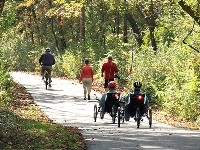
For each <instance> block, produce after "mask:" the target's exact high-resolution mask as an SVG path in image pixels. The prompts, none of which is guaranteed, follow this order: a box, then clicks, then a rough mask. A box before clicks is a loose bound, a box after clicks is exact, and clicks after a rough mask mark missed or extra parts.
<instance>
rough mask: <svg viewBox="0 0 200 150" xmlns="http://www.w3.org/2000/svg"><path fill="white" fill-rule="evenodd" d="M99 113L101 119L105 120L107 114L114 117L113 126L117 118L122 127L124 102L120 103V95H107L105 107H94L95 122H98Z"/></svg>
mask: <svg viewBox="0 0 200 150" xmlns="http://www.w3.org/2000/svg"><path fill="white" fill-rule="evenodd" d="M97 100H98V99H97ZM98 113H100V118H101V119H103V118H104V115H105V113H108V114H109V115H110V116H111V117H112V123H113V124H114V123H115V120H116V118H117V123H118V127H120V123H124V102H121V101H120V93H107V96H106V100H105V106H98V107H97V104H95V105H94V122H96V120H97V115H98Z"/></svg>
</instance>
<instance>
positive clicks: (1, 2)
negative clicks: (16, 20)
mask: <svg viewBox="0 0 200 150" xmlns="http://www.w3.org/2000/svg"><path fill="white" fill-rule="evenodd" d="M5 1H6V0H1V1H0V14H2V12H3V8H4V4H5Z"/></svg>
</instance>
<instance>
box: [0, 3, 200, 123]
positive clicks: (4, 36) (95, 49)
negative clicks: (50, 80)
mask: <svg viewBox="0 0 200 150" xmlns="http://www.w3.org/2000/svg"><path fill="white" fill-rule="evenodd" d="M199 37H200V0H76V1H71V0H1V2H0V38H1V40H0V45H1V46H0V59H1V61H0V85H1V86H0V99H1V100H5V95H7V93H9V90H10V89H9V84H10V83H11V82H12V81H11V80H10V78H9V75H8V72H9V71H13V70H16V71H19V70H21V71H39V67H40V66H39V64H38V58H39V56H40V55H41V53H43V52H44V50H45V47H51V49H52V52H53V53H54V55H55V56H56V61H57V63H56V65H55V66H54V68H53V69H54V71H53V73H54V76H64V77H68V78H76V77H77V76H79V71H80V68H81V66H82V65H83V61H84V59H85V58H90V60H91V63H92V65H93V67H94V69H95V73H96V74H95V78H96V80H97V79H100V68H101V65H102V63H103V62H104V61H105V59H106V57H107V56H108V55H112V56H113V57H114V61H115V62H116V63H117V64H118V65H119V68H120V72H119V75H120V76H121V79H120V80H118V81H117V82H118V83H119V85H121V86H124V87H125V91H124V92H125V93H126V92H127V91H128V90H129V89H131V88H132V85H133V82H134V81H135V80H140V81H142V82H143V85H144V86H143V90H144V91H145V92H146V93H147V94H148V95H149V97H150V98H151V102H152V103H153V104H154V105H155V106H157V108H158V109H162V110H164V111H166V112H168V113H169V114H173V115H174V116H175V117H178V118H179V119H180V120H184V121H191V122H196V123H197V124H199V125H200V111H199V110H200V38H199Z"/></svg>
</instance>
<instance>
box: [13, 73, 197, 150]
mask: <svg viewBox="0 0 200 150" xmlns="http://www.w3.org/2000/svg"><path fill="white" fill-rule="evenodd" d="M11 75H12V77H13V79H14V80H15V81H16V82H18V83H20V84H22V85H23V86H24V87H25V88H26V89H27V91H28V92H29V93H31V95H32V97H33V98H34V101H35V103H36V104H37V105H38V106H39V107H40V108H41V110H42V111H43V112H44V113H45V114H46V115H47V116H48V117H49V118H50V119H52V120H53V121H54V122H55V123H59V124H62V125H65V126H76V127H78V128H79V129H81V130H82V133H83V135H84V136H85V138H86V144H87V146H88V150H143V149H146V150H200V131H199V130H198V131H197V130H185V129H181V128H176V127H173V126H169V125H165V124H162V123H159V122H156V121H153V124H152V128H151V129H150V128H149V126H148V120H147V119H146V118H144V121H143V122H142V124H141V126H140V128H139V129H137V128H136V122H135V121H134V120H133V119H132V118H131V119H130V121H129V122H125V123H123V124H121V127H120V128H118V127H117V124H112V120H111V117H110V116H109V114H105V117H104V119H100V117H99V115H98V118H97V121H96V122H94V119H93V113H94V105H95V104H97V105H98V101H96V99H95V96H94V94H96V95H97V96H98V97H100V96H101V95H100V94H99V93H96V92H94V91H92V93H91V100H89V101H88V100H83V88H82V84H79V83H76V82H72V81H68V80H63V79H59V78H52V80H53V82H52V87H51V88H50V89H48V90H46V89H45V85H44V82H43V81H42V79H41V77H40V76H36V75H31V74H26V73H21V72H12V73H11Z"/></svg>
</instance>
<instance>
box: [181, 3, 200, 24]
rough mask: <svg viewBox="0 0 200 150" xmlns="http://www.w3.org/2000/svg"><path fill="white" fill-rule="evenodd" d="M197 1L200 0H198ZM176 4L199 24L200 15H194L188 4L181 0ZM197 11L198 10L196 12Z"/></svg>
mask: <svg viewBox="0 0 200 150" xmlns="http://www.w3.org/2000/svg"><path fill="white" fill-rule="evenodd" d="M198 3H200V1H199V0H198ZM178 4H179V5H180V6H181V7H182V9H183V10H184V11H185V12H187V13H188V14H189V15H190V16H191V17H192V18H193V19H194V20H195V21H196V22H197V23H198V25H199V26H200V17H199V16H196V15H195V12H194V11H193V10H192V8H191V7H190V6H188V5H187V4H186V3H185V2H184V1H183V0H181V1H179V2H178ZM197 13H199V12H197Z"/></svg>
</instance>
